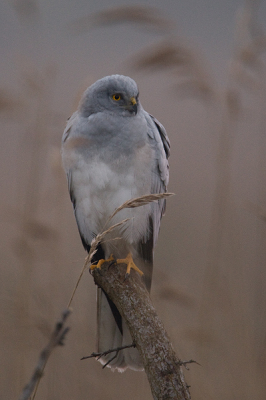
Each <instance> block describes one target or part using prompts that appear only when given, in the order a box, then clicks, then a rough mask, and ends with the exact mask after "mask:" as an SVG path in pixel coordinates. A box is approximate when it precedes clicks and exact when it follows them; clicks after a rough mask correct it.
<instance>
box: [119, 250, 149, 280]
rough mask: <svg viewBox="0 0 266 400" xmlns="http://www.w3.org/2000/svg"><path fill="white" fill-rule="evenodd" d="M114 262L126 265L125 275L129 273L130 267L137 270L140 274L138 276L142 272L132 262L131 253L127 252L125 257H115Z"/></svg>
mask: <svg viewBox="0 0 266 400" xmlns="http://www.w3.org/2000/svg"><path fill="white" fill-rule="evenodd" d="M116 262H117V264H126V266H127V272H126V276H127V275H129V274H130V270H131V268H132V269H134V270H135V271H137V272H138V273H139V274H140V276H142V275H143V272H142V271H141V270H140V269H139V268H138V267H137V266H136V264H135V263H134V261H133V258H132V254H131V253H128V255H127V256H126V258H119V259H117V260H116Z"/></svg>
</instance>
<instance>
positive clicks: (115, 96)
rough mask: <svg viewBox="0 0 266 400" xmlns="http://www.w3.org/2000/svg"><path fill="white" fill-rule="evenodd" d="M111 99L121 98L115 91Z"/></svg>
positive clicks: (117, 99)
mask: <svg viewBox="0 0 266 400" xmlns="http://www.w3.org/2000/svg"><path fill="white" fill-rule="evenodd" d="M113 100H115V101H119V100H121V96H120V94H118V93H116V94H113Z"/></svg>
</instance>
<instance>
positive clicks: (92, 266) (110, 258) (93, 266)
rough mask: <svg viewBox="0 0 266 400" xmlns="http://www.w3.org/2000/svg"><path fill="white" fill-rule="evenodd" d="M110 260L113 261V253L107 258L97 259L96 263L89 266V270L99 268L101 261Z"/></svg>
mask: <svg viewBox="0 0 266 400" xmlns="http://www.w3.org/2000/svg"><path fill="white" fill-rule="evenodd" d="M110 261H115V258H114V256H113V254H111V255H110V257H109V258H108V259H107V260H104V259H102V260H99V261H98V264H92V265H91V266H90V269H91V271H93V270H94V269H95V268H99V269H101V266H102V265H103V263H105V262H110Z"/></svg>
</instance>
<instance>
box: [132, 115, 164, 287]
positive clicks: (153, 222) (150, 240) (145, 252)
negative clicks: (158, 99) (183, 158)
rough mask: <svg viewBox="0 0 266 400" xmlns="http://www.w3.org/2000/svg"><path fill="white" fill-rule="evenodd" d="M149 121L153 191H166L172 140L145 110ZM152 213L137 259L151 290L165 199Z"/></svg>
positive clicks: (139, 246)
mask: <svg viewBox="0 0 266 400" xmlns="http://www.w3.org/2000/svg"><path fill="white" fill-rule="evenodd" d="M145 118H146V122H147V127H148V130H147V134H148V138H149V144H150V146H151V147H152V148H153V149H154V151H155V160H154V163H153V165H151V168H153V171H152V182H151V188H150V190H151V193H153V194H154V193H164V192H166V191H167V184H168V180H169V163H168V157H169V155H170V142H169V139H168V136H167V133H166V130H165V129H164V127H163V125H162V124H160V122H159V121H158V120H157V119H156V118H154V117H153V116H152V115H150V114H148V113H146V112H145ZM151 207H152V213H151V215H150V217H149V222H148V226H147V230H148V231H149V235H148V236H146V238H142V239H141V240H140V241H139V243H138V253H139V255H140V259H139V260H138V261H137V262H138V264H137V265H140V268H141V269H142V271H143V272H144V280H145V284H146V287H147V289H148V290H150V286H151V279H152V264H153V249H154V246H155V243H156V241H157V238H158V234H159V229H160V222H161V218H162V215H163V214H164V212H165V200H164V199H161V200H159V201H158V202H154V203H152V204H151Z"/></svg>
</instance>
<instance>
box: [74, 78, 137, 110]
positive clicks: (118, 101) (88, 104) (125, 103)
mask: <svg viewBox="0 0 266 400" xmlns="http://www.w3.org/2000/svg"><path fill="white" fill-rule="evenodd" d="M138 107H139V100H138V87H137V84H136V82H135V81H134V80H133V79H131V78H129V77H128V76H123V75H111V76H106V77H105V78H102V79H99V80H98V81H96V82H95V83H94V84H93V85H91V86H90V87H89V88H88V89H87V90H86V91H85V93H84V95H83V98H82V100H81V102H80V106H79V109H80V112H81V113H82V114H83V115H84V116H85V117H88V116H89V115H91V114H95V113H97V112H102V111H104V110H107V111H109V112H113V113H116V114H122V115H124V116H134V115H136V114H137V112H138Z"/></svg>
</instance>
